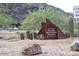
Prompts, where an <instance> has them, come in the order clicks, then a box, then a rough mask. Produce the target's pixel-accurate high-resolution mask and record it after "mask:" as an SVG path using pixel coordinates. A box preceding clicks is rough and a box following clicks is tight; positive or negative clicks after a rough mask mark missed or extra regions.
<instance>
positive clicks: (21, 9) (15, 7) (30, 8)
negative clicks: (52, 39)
mask: <svg viewBox="0 0 79 59" xmlns="http://www.w3.org/2000/svg"><path fill="white" fill-rule="evenodd" d="M46 7H51V8H53V9H56V10H58V11H61V12H62V13H64V14H66V15H67V16H70V15H69V14H70V13H69V14H68V13H66V12H64V11H63V10H61V9H59V8H56V7H54V6H50V5H48V4H46V3H0V13H5V14H7V15H8V16H10V17H12V18H13V20H14V21H16V22H21V21H23V20H24V19H25V18H26V17H27V15H28V14H29V12H36V11H37V10H39V9H45V8H46ZM71 16H72V15H71Z"/></svg>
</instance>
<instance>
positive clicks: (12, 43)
mask: <svg viewBox="0 0 79 59" xmlns="http://www.w3.org/2000/svg"><path fill="white" fill-rule="evenodd" d="M13 33H14V32H10V33H8V32H4V31H3V32H2V31H1V32H0V36H5V37H6V38H7V37H9V36H12V35H15V34H13ZM73 41H74V39H71V38H68V39H60V40H35V39H34V40H29V39H25V40H6V39H5V38H2V39H0V56H24V55H23V54H22V51H23V49H24V48H28V47H30V46H32V45H33V44H35V43H37V44H39V45H40V46H41V48H42V54H39V55H35V56H79V52H77V51H71V49H70V45H71V44H72V42H73Z"/></svg>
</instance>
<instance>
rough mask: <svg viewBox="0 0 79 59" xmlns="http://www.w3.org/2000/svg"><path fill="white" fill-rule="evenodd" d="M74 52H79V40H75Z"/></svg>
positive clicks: (72, 46)
mask: <svg viewBox="0 0 79 59" xmlns="http://www.w3.org/2000/svg"><path fill="white" fill-rule="evenodd" d="M71 50H72V51H79V40H75V41H74V42H73V43H72V45H71Z"/></svg>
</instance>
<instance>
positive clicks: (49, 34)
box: [38, 19, 66, 39]
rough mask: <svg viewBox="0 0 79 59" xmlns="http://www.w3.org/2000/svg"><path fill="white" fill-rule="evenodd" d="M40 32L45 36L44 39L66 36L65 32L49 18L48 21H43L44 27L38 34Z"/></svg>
mask: <svg viewBox="0 0 79 59" xmlns="http://www.w3.org/2000/svg"><path fill="white" fill-rule="evenodd" d="M40 34H42V35H43V36H44V39H63V38H65V37H66V36H65V35H64V33H63V32H62V31H61V30H60V29H59V28H58V27H57V26H56V25H55V24H53V23H52V22H51V21H49V20H48V19H46V23H45V22H42V27H41V29H40V31H39V32H38V35H40Z"/></svg>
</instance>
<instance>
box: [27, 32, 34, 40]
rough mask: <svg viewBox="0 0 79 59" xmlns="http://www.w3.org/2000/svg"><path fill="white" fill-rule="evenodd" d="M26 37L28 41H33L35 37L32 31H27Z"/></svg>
mask: <svg viewBox="0 0 79 59" xmlns="http://www.w3.org/2000/svg"><path fill="white" fill-rule="evenodd" d="M26 35H27V38H28V39H31V40H32V39H33V35H32V33H31V32H30V31H27V32H26Z"/></svg>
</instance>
